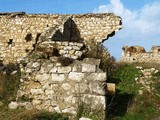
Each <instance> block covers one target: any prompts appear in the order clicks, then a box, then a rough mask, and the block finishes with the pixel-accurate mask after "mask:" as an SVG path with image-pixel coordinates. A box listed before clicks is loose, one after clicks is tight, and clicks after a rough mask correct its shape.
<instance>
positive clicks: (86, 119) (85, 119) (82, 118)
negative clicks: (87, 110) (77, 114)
mask: <svg viewBox="0 0 160 120" xmlns="http://www.w3.org/2000/svg"><path fill="white" fill-rule="evenodd" d="M79 120H92V119H90V118H85V117H81V118H80V119H79Z"/></svg>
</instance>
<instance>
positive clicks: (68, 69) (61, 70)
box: [58, 66, 72, 73]
mask: <svg viewBox="0 0 160 120" xmlns="http://www.w3.org/2000/svg"><path fill="white" fill-rule="evenodd" d="M71 70H72V69H71V66H66V67H58V73H69V72H71Z"/></svg>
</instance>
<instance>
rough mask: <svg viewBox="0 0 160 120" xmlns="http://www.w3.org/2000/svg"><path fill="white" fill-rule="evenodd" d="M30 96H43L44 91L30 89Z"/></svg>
mask: <svg viewBox="0 0 160 120" xmlns="http://www.w3.org/2000/svg"><path fill="white" fill-rule="evenodd" d="M30 92H31V94H34V95H38V94H43V93H44V91H43V90H42V89H31V90H30Z"/></svg>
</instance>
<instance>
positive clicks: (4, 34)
mask: <svg viewBox="0 0 160 120" xmlns="http://www.w3.org/2000/svg"><path fill="white" fill-rule="evenodd" d="M121 28H122V26H121V18H120V17H118V16H115V15H114V14H113V13H105V14H79V15H78V14H77V15H74V14H73V15H72V14H68V15H60V14H25V12H16V13H0V60H1V61H3V63H6V64H7V63H15V62H17V61H20V60H22V59H23V58H24V57H26V56H27V55H28V54H29V53H30V52H31V51H33V50H34V49H35V46H36V44H37V43H39V42H41V41H44V40H50V41H66V40H67V41H68V40H69V41H72V42H83V43H84V44H86V43H87V41H89V40H92V39H94V40H95V41H97V42H103V41H104V40H105V39H108V37H110V36H113V35H114V33H115V31H118V30H119V29H121Z"/></svg>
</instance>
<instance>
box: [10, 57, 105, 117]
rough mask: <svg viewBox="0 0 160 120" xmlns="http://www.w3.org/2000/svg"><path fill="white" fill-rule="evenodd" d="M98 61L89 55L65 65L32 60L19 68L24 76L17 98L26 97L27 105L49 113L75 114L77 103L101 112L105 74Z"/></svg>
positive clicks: (103, 101)
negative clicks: (89, 57)
mask: <svg viewBox="0 0 160 120" xmlns="http://www.w3.org/2000/svg"><path fill="white" fill-rule="evenodd" d="M99 63H100V60H97V59H88V58H86V59H84V60H83V61H75V62H74V63H73V64H70V65H68V66H62V65H61V63H59V62H58V61H56V62H54V61H49V60H44V59H38V60H37V61H31V62H29V63H28V64H27V65H26V66H25V67H24V68H23V67H22V68H21V70H22V71H23V76H22V78H21V84H20V88H19V91H18V95H17V96H18V98H17V100H21V98H28V99H27V100H29V99H30V100H31V101H30V102H29V101H26V102H25V101H23V105H24V106H25V107H26V108H31V107H33V108H36V109H39V110H47V111H50V112H53V111H56V112H58V113H71V114H73V115H76V114H77V110H78V106H79V105H80V104H81V105H83V104H86V105H87V106H88V105H89V106H90V107H91V108H92V109H93V110H94V109H95V110H96V109H100V110H102V113H103V112H104V110H105V107H106V103H105V94H106V93H105V89H106V73H105V72H103V71H101V70H100V69H99ZM25 103H27V104H25ZM11 104H12V103H11ZM19 106H21V104H19ZM103 115H104V114H103Z"/></svg>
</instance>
